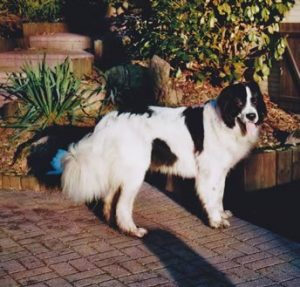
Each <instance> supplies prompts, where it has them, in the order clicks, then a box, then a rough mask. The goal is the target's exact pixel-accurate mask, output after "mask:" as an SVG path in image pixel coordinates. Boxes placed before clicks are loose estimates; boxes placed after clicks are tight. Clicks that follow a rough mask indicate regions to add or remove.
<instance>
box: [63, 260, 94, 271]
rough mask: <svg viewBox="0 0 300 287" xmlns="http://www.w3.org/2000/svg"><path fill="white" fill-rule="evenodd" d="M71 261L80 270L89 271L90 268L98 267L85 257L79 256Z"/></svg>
mask: <svg viewBox="0 0 300 287" xmlns="http://www.w3.org/2000/svg"><path fill="white" fill-rule="evenodd" d="M69 263H70V264H71V265H72V266H73V267H75V268H76V269H77V270H78V271H88V270H91V269H94V268H96V266H95V265H94V264H92V263H91V262H89V261H87V260H86V259H85V258H78V259H75V260H71V261H69Z"/></svg>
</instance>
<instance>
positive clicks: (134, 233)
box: [128, 227, 148, 238]
mask: <svg viewBox="0 0 300 287" xmlns="http://www.w3.org/2000/svg"><path fill="white" fill-rule="evenodd" d="M128 233H129V235H131V236H136V237H138V238H142V237H144V236H145V235H146V234H147V233H148V230H147V229H145V228H142V227H137V228H135V229H134V230H132V231H130V232H128Z"/></svg>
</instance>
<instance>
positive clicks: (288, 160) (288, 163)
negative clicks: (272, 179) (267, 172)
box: [277, 149, 293, 185]
mask: <svg viewBox="0 0 300 287" xmlns="http://www.w3.org/2000/svg"><path fill="white" fill-rule="evenodd" d="M292 158H293V153H292V150H291V149H287V150H282V151H277V184H278V185H279V184H284V183H289V182H291V180H292Z"/></svg>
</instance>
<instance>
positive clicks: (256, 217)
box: [224, 181, 300, 242]
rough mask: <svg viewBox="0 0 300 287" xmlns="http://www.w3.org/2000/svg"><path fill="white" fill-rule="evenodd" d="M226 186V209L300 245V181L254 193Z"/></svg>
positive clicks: (230, 185)
mask: <svg viewBox="0 0 300 287" xmlns="http://www.w3.org/2000/svg"><path fill="white" fill-rule="evenodd" d="M233 186H234V185H233V184H230V183H229V184H227V188H226V192H225V199H224V202H225V206H227V208H228V209H231V210H232V211H233V213H234V215H235V216H237V217H239V218H241V219H244V220H247V221H249V222H251V223H253V224H255V225H258V226H261V227H264V228H267V229H269V230H271V231H273V232H276V233H278V234H280V235H282V236H284V237H287V238H289V239H291V240H294V241H297V242H300V229H299V218H300V207H299V202H300V181H297V182H294V183H291V184H287V185H282V186H278V187H275V188H270V189H265V190H258V191H254V192H241V191H239V190H234V188H233Z"/></svg>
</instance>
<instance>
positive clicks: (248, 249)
mask: <svg viewBox="0 0 300 287" xmlns="http://www.w3.org/2000/svg"><path fill="white" fill-rule="evenodd" d="M229 247H230V248H234V249H236V250H239V251H241V252H243V253H245V254H253V253H257V252H259V249H257V248H255V247H253V246H251V245H248V244H245V243H242V242H239V243H234V244H231V245H229Z"/></svg>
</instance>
